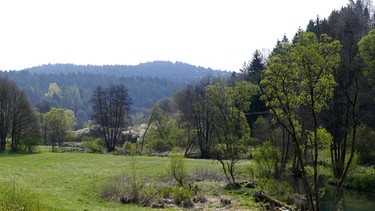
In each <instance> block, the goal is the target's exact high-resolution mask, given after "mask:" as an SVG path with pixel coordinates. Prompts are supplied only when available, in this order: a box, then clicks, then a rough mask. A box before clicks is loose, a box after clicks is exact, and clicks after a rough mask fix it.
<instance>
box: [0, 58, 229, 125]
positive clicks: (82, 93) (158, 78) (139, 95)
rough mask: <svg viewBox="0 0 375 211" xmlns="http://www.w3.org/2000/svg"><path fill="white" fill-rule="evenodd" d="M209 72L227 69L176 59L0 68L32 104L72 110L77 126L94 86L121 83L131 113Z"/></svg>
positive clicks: (85, 113)
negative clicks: (18, 68) (130, 62)
mask: <svg viewBox="0 0 375 211" xmlns="http://www.w3.org/2000/svg"><path fill="white" fill-rule="evenodd" d="M207 75H211V76H215V77H227V76H228V75H230V73H229V72H225V71H218V70H212V69H207V68H203V67H196V66H193V65H189V64H185V63H181V62H177V63H172V62H164V61H163V62H162V61H159V62H148V63H144V64H139V65H136V66H130V65H106V66H94V65H74V64H48V65H42V66H38V67H32V68H28V69H25V70H21V71H0V77H3V78H8V79H9V80H12V81H14V82H15V83H16V84H17V85H19V86H20V87H21V88H23V89H25V91H26V92H27V95H28V98H29V99H30V101H31V102H32V104H33V105H37V104H38V103H40V102H42V101H43V100H44V101H48V102H50V103H51V104H52V106H54V107H61V108H65V109H70V110H72V111H74V113H75V115H76V117H77V121H78V125H81V124H82V123H83V122H85V121H87V120H89V119H90V118H91V112H92V108H91V104H90V98H91V96H92V93H93V90H94V89H95V88H96V87H97V86H102V87H109V86H110V85H118V84H123V85H124V86H125V87H126V88H127V89H128V90H129V95H130V97H131V99H132V101H133V106H132V112H133V113H134V112H138V111H142V110H145V109H148V108H151V107H152V105H153V104H154V103H155V102H157V101H158V100H160V99H162V98H165V97H171V96H172V94H173V93H174V92H175V91H176V90H178V89H181V88H183V87H185V86H186V85H187V84H190V83H194V82H196V81H198V80H200V79H201V78H203V77H205V76H207Z"/></svg>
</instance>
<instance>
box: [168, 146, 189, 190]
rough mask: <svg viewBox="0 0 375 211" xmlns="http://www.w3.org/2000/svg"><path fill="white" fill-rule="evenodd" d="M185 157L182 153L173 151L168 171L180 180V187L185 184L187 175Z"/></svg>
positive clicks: (177, 180)
mask: <svg viewBox="0 0 375 211" xmlns="http://www.w3.org/2000/svg"><path fill="white" fill-rule="evenodd" d="M184 159H185V158H184V156H183V155H182V154H178V153H172V154H171V155H169V165H168V172H169V173H170V174H171V175H172V176H173V178H174V179H175V180H176V182H178V184H179V186H180V187H182V186H184V184H185V179H186V177H187V173H186V170H185V162H184Z"/></svg>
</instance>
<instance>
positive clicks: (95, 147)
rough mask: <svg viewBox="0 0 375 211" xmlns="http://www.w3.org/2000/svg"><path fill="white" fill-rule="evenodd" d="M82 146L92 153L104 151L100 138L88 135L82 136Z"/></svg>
mask: <svg viewBox="0 0 375 211" xmlns="http://www.w3.org/2000/svg"><path fill="white" fill-rule="evenodd" d="M82 141H83V146H84V147H85V149H86V151H87V152H92V153H97V152H98V153H103V152H104V149H105V148H104V143H103V140H102V139H101V138H93V137H89V136H84V137H83V138H82Z"/></svg>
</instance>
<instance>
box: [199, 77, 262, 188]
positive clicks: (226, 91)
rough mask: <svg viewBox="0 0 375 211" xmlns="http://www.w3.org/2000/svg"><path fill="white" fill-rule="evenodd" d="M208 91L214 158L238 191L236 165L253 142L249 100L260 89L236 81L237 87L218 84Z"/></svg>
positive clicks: (247, 83)
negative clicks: (248, 119) (248, 112)
mask: <svg viewBox="0 0 375 211" xmlns="http://www.w3.org/2000/svg"><path fill="white" fill-rule="evenodd" d="M205 91H206V96H207V100H208V104H209V106H210V107H211V108H212V109H213V112H214V113H213V114H214V121H213V123H214V124H213V125H214V134H215V137H216V143H215V144H214V147H213V156H214V158H215V159H216V160H218V161H219V162H220V163H221V165H222V167H223V170H224V174H225V176H226V178H227V180H228V181H229V183H230V184H231V185H232V187H233V188H236V185H237V184H236V180H235V175H234V170H235V164H236V162H237V161H238V160H239V159H240V157H241V153H243V152H244V151H245V149H246V146H247V145H249V142H250V127H249V124H248V123H247V121H246V117H245V113H244V112H245V111H247V110H248V109H249V108H250V98H251V97H252V96H253V95H255V94H256V93H257V92H258V88H257V86H256V85H253V84H252V83H250V82H245V81H241V82H237V83H236V85H235V86H234V87H224V84H223V83H220V82H217V83H215V84H212V85H208V86H207V87H206V88H205Z"/></svg>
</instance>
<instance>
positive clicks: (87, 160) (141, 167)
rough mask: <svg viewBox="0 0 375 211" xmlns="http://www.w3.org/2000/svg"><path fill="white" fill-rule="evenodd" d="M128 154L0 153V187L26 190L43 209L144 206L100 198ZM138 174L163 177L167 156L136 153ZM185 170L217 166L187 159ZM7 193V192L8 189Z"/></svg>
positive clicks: (127, 167) (122, 168) (123, 169)
mask: <svg viewBox="0 0 375 211" xmlns="http://www.w3.org/2000/svg"><path fill="white" fill-rule="evenodd" d="M130 159H131V157H128V156H114V155H108V154H89V153H50V152H40V153H35V154H18V153H16V154H9V153H3V154H0V185H1V186H0V190H1V189H2V190H4V189H7V190H12V192H14V191H15V192H21V193H26V195H27V196H28V197H31V198H33V200H37V201H38V203H40V204H41V205H42V206H43V207H44V208H46V209H47V210H144V209H145V208H143V207H136V206H133V205H122V204H120V203H112V202H109V201H106V200H103V199H101V198H100V197H99V195H98V191H97V190H98V187H100V185H101V184H102V183H103V182H106V181H108V180H109V179H110V178H112V177H113V176H118V175H121V174H124V173H126V172H128V171H130ZM136 159H137V160H136V162H137V167H136V170H137V172H138V174H139V175H140V177H142V178H148V179H160V178H164V177H167V170H166V168H167V165H168V158H161V157H139V156H138V157H137V158H136ZM186 167H187V170H188V171H190V170H192V169H195V168H199V167H209V168H211V167H212V168H220V167H219V164H217V163H216V162H213V161H212V160H190V159H189V160H187V162H186ZM8 194H9V193H8ZM129 206H130V207H129Z"/></svg>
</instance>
